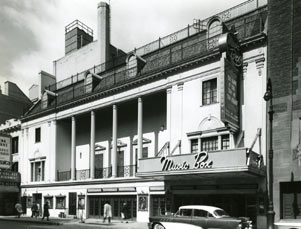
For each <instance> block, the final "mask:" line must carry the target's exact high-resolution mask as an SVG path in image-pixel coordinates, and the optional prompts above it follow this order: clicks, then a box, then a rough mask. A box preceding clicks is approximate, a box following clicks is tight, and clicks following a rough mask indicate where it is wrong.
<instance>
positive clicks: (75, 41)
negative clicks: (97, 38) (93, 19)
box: [65, 20, 93, 54]
mask: <svg viewBox="0 0 301 229" xmlns="http://www.w3.org/2000/svg"><path fill="white" fill-rule="evenodd" d="M92 41H93V30H92V29H91V28H89V27H88V26H87V25H85V24H84V23H82V22H81V21H79V20H75V21H73V22H71V23H70V24H69V25H67V26H66V27H65V54H68V53H70V52H72V51H74V50H77V49H80V48H81V47H83V46H85V45H87V44H89V43H91V42H92Z"/></svg>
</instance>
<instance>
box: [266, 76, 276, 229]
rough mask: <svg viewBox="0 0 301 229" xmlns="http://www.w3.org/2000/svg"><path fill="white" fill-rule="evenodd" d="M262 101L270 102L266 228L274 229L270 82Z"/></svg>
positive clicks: (269, 81) (271, 96)
mask: <svg viewBox="0 0 301 229" xmlns="http://www.w3.org/2000/svg"><path fill="white" fill-rule="evenodd" d="M263 98H264V100H265V101H266V102H267V101H270V104H269V121H270V131H269V137H270V138H269V142H270V144H269V169H268V182H269V198H268V199H269V203H268V212H267V226H268V229H274V216H275V212H274V204H273V154H274V152H273V114H274V111H273V94H272V82H271V79H270V78H269V79H268V83H267V90H266V92H265V94H264V96H263Z"/></svg>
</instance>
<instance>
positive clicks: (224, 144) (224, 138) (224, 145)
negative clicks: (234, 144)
mask: <svg viewBox="0 0 301 229" xmlns="http://www.w3.org/2000/svg"><path fill="white" fill-rule="evenodd" d="M229 148H230V140H229V135H228V134H227V135H222V149H229Z"/></svg>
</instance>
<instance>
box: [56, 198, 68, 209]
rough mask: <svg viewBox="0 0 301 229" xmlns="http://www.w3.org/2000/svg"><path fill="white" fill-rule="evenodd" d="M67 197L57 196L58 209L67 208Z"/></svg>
mask: <svg viewBox="0 0 301 229" xmlns="http://www.w3.org/2000/svg"><path fill="white" fill-rule="evenodd" d="M65 201H66V197H65V196H63V197H56V209H65Z"/></svg>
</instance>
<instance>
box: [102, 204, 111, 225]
mask: <svg viewBox="0 0 301 229" xmlns="http://www.w3.org/2000/svg"><path fill="white" fill-rule="evenodd" d="M106 218H108V222H109V223H111V218H112V207H111V205H110V204H109V203H108V202H106V204H105V205H104V215H103V222H104V223H105V222H106Z"/></svg>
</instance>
